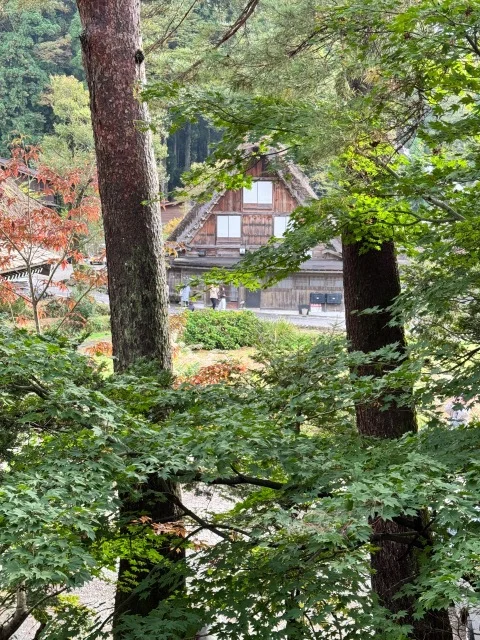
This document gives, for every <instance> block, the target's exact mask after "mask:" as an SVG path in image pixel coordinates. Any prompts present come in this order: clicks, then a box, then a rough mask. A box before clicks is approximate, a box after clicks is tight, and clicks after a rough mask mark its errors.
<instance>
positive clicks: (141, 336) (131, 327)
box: [77, 0, 171, 371]
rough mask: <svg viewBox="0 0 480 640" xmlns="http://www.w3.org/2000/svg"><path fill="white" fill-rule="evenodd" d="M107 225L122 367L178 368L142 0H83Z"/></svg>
mask: <svg viewBox="0 0 480 640" xmlns="http://www.w3.org/2000/svg"><path fill="white" fill-rule="evenodd" d="M77 4H78V9H79V12H80V18H81V21H82V27H83V32H82V35H81V42H82V50H83V60H84V66H85V72H86V76H87V82H88V87H89V91H90V106H91V111H92V124H93V132H94V138H95V149H96V155H97V167H98V182H99V192H100V199H101V203H102V216H103V224H104V229H105V243H106V251H107V260H108V280H109V285H108V286H109V294H110V305H111V322H112V342H113V353H114V357H115V367H116V370H117V371H121V370H123V369H125V368H127V367H128V366H129V365H130V364H132V363H133V362H134V361H135V360H137V359H138V358H141V357H147V358H152V357H155V358H156V359H158V361H159V363H160V365H161V366H162V367H163V368H164V369H170V367H171V349H170V341H169V335H168V303H167V292H166V272H165V265H164V262H163V258H162V252H163V249H162V234H161V218H160V208H159V204H158V202H153V200H155V199H156V198H158V193H159V185H158V174H157V169H156V164H155V158H154V154H153V145H152V136H151V132H150V131H143V130H142V129H141V128H140V127H139V126H138V123H139V122H145V121H148V112H147V108H146V106H145V105H144V104H142V103H141V102H140V101H139V100H138V99H137V95H136V94H137V93H138V91H139V89H140V88H141V86H142V83H143V80H144V74H145V69H144V65H143V57H142V56H143V54H142V42H141V36H140V10H139V6H140V1H139V0H78V1H77Z"/></svg>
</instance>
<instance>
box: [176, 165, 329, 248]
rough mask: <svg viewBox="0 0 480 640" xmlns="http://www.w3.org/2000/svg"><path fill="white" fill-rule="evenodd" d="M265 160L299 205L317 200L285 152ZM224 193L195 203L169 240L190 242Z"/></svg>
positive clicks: (221, 192) (302, 175)
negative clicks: (287, 158)
mask: <svg viewBox="0 0 480 640" xmlns="http://www.w3.org/2000/svg"><path fill="white" fill-rule="evenodd" d="M265 160H266V162H267V166H268V168H269V170H270V171H272V172H273V173H275V174H276V175H277V176H278V178H279V179H280V181H281V182H282V183H283V184H284V185H285V187H286V189H287V190H288V192H289V193H290V195H291V196H292V198H293V199H294V200H296V202H297V203H298V205H299V206H301V205H303V204H306V203H307V202H308V201H309V200H315V199H316V198H317V195H316V193H315V191H314V190H313V189H312V187H311V186H310V183H309V181H308V178H307V176H306V175H305V174H304V173H303V171H301V169H300V168H299V167H297V165H295V164H293V162H288V161H287V160H286V158H285V154H284V153H282V152H280V153H275V155H267V156H265ZM259 161H260V159H259ZM224 194H225V190H223V191H220V192H217V193H214V195H213V196H212V198H211V199H210V200H209V201H208V202H203V203H200V202H198V203H197V204H195V205H194V206H193V207H192V208H191V209H190V211H189V212H188V213H187V215H186V216H185V217H184V218H183V220H182V221H181V222H180V224H179V225H178V226H177V227H176V228H175V229H174V231H173V232H172V233H171V234H170V236H169V238H168V240H170V241H172V242H183V243H185V244H188V243H189V242H190V241H191V240H192V239H193V237H194V236H195V234H196V233H197V231H198V230H199V229H200V228H201V227H202V225H203V224H204V222H205V221H206V219H207V218H208V216H209V215H210V213H211V212H212V210H213V208H214V207H215V205H216V204H217V203H218V201H219V200H220V198H221V197H222V196H223V195H224Z"/></svg>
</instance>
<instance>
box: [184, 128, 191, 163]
mask: <svg viewBox="0 0 480 640" xmlns="http://www.w3.org/2000/svg"><path fill="white" fill-rule="evenodd" d="M191 166H192V125H191V123H190V122H187V124H186V126H185V157H184V164H183V170H184V171H188V170H189V169H190V167H191Z"/></svg>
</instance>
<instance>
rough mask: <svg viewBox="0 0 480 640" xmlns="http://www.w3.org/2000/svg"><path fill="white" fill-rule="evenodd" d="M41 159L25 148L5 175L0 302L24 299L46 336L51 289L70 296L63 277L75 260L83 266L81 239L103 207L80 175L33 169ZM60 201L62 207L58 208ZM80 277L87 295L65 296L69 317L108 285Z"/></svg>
mask: <svg viewBox="0 0 480 640" xmlns="http://www.w3.org/2000/svg"><path fill="white" fill-rule="evenodd" d="M38 158H39V149H38V148H36V147H22V146H19V147H17V148H15V149H13V152H12V158H11V160H10V161H9V162H7V163H6V164H5V165H4V167H3V168H2V170H1V171H0V267H1V270H2V273H3V275H2V276H0V278H1V279H0V297H1V299H2V300H3V301H6V302H12V301H14V300H15V299H16V298H22V299H23V300H24V301H25V302H26V303H27V304H28V306H29V307H31V310H32V314H33V319H34V322H35V328H36V331H37V333H40V331H41V318H42V315H43V312H42V306H44V303H45V301H46V299H47V297H48V296H49V288H50V287H51V286H52V284H53V283H55V286H56V287H57V288H60V289H63V290H64V291H65V293H68V289H67V287H66V285H65V284H63V283H62V281H61V278H60V277H59V276H60V275H61V272H62V271H63V270H65V269H66V268H67V267H68V266H69V261H71V260H72V259H74V260H75V262H76V263H81V262H83V260H84V255H83V253H82V252H81V250H80V249H81V246H80V244H79V238H81V237H84V236H86V235H87V234H88V223H89V221H95V220H96V219H98V216H99V206H98V200H97V198H95V197H93V196H86V195H85V193H84V191H83V190H82V189H81V188H79V186H80V185H81V184H82V182H81V178H80V174H79V172H77V171H70V172H69V173H68V174H67V175H65V176H62V177H61V176H59V175H57V174H56V173H55V172H53V171H51V170H50V169H48V168H45V167H41V168H39V169H37V170H34V169H32V168H31V167H30V166H29V165H30V164H31V163H36V162H38ZM55 201H56V202H61V205H60V206H54V205H55ZM19 273H20V274H24V275H25V277H26V280H27V288H26V290H22V289H21V288H20V287H18V286H15V276H16V275H17V276H18V274H19ZM74 275H75V277H76V281H77V283H79V284H80V283H81V285H82V294H81V298H78V299H77V300H75V299H74V298H72V297H71V296H69V295H66V296H65V298H66V300H67V302H66V305H65V306H66V317H71V316H72V315H73V314H74V313H75V309H76V308H77V306H78V303H79V302H80V301H81V299H83V298H84V297H85V296H87V295H88V294H89V293H90V292H91V291H92V289H94V288H95V287H98V286H100V285H102V284H104V283H105V273H102V272H98V271H97V272H94V271H92V270H88V269H86V270H85V269H84V270H83V271H80V270H78V271H77V272H76V273H75V274H74ZM40 276H43V277H40ZM61 324H63V321H62V322H61Z"/></svg>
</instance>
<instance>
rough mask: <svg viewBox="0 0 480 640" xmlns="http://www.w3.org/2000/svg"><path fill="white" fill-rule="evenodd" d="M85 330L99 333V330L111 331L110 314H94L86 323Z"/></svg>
mask: <svg viewBox="0 0 480 640" xmlns="http://www.w3.org/2000/svg"><path fill="white" fill-rule="evenodd" d="M85 331H90V332H92V333H97V332H99V331H110V316H107V315H102V316H92V317H91V318H89V319H88V321H87V323H86V325H85Z"/></svg>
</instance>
